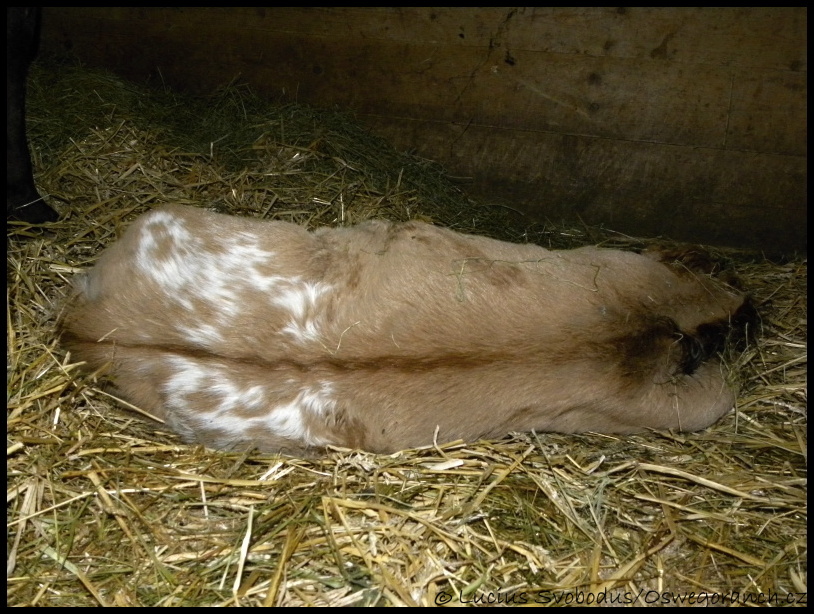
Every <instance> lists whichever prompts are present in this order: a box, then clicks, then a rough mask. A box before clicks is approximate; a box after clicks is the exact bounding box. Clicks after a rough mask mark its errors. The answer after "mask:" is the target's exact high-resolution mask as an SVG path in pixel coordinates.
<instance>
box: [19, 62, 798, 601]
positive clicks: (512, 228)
mask: <svg viewBox="0 0 814 614" xmlns="http://www.w3.org/2000/svg"><path fill="white" fill-rule="evenodd" d="M29 113H30V115H31V120H30V121H31V130H32V135H33V149H34V158H35V166H36V168H37V181H38V185H39V187H40V189H41V190H42V191H43V192H44V193H46V194H48V199H49V201H50V202H51V203H53V204H54V205H55V206H56V207H57V208H59V209H60V211H61V212H62V213H63V216H64V217H63V218H62V220H61V221H60V222H58V223H56V224H53V225H50V226H48V228H47V230H46V231H45V233H44V234H43V233H42V232H38V231H37V230H36V229H32V228H30V227H27V226H25V225H16V226H14V227H13V228H12V229H11V231H10V238H9V242H8V265H7V269H8V285H7V302H8V309H7V317H8V322H7V324H8V327H7V330H8V338H7V344H8V345H7V352H8V364H9V367H8V375H7V382H8V435H7V440H8V444H7V445H8V447H7V459H8V486H7V502H8V503H7V522H8V529H7V553H8V561H7V574H8V588H7V601H8V603H9V604H12V605H28V606H92V605H133V606H155V605H172V606H190V605H192V606H195V605H244V606H246V605H286V606H288V605H359V604H363V605H432V604H446V603H452V604H456V603H459V602H464V603H474V604H489V603H510V604H522V603H535V602H539V603H556V602H558V601H557V600H562V602H563V603H594V602H617V603H623V604H624V603H635V604H645V603H658V604H662V603H665V604H666V603H669V602H670V600H671V599H677V600H680V599H684V600H685V603H688V602H689V601H688V600H691V599H695V600H696V602H699V603H714V602H718V603H721V602H725V600H727V599H729V600H730V601H732V602H737V603H746V602H755V603H760V600H761V599H762V600H764V601H765V600H768V601H771V599H775V600H776V601H774V602H775V603H798V602H800V601H801V598H802V597H801V594H802V593H804V592H805V591H806V581H807V541H806V540H807V530H806V515H807V507H806V439H807V437H806V424H807V420H806V408H807V405H806V395H807V383H806V370H807V367H806V365H807V361H806V343H807V342H806V301H807V299H806V296H807V288H806V267H807V263H806V260H805V259H804V258H796V259H791V260H789V261H788V262H785V263H782V264H777V263H771V262H768V261H766V260H764V259H762V258H759V257H755V256H754V255H751V254H744V253H741V252H736V251H733V250H719V255H722V256H724V257H725V258H726V259H728V261H729V262H730V264H731V265H732V266H733V267H734V268H735V270H736V272H737V274H738V275H739V276H740V278H741V280H742V283H743V285H744V287H745V289H746V290H748V291H749V292H750V293H752V295H753V296H754V297H755V300H756V303H757V304H758V305H759V307H760V310H761V313H762V318H763V326H762V330H761V331H760V333H759V335H758V339H757V341H756V343H754V344H753V345H751V346H750V347H749V348H748V349H747V350H746V351H745V352H744V353H742V354H739V355H737V356H733V357H731V360H732V362H733V364H734V365H735V371H736V374H737V377H738V379H739V380H740V382H741V385H742V391H741V394H740V398H739V400H738V411H737V413H732V414H731V415H729V416H727V417H726V418H725V419H723V420H722V421H721V422H720V423H718V424H717V425H715V426H714V427H712V428H711V429H708V430H707V431H705V432H702V433H696V434H689V435H672V434H669V433H652V434H647V435H642V436H631V437H614V436H604V435H578V436H564V435H557V434H549V433H541V434H533V433H532V434H518V435H515V436H513V437H509V438H506V439H504V440H502V441H492V442H486V441H484V442H478V443H476V444H467V445H464V444H450V445H445V446H441V447H429V448H427V449H420V450H407V451H403V452H399V453H397V454H393V455H390V456H375V455H371V454H366V453H360V452H356V451H350V450H336V451H333V452H332V453H330V454H328V455H327V456H326V457H324V458H319V459H296V458H285V457H278V456H273V455H261V454H257V453H251V454H229V453H222V452H212V451H206V450H203V449H201V448H197V447H191V446H186V445H182V444H181V443H180V442H179V441H178V439H177V438H176V437H174V436H173V435H172V434H169V433H165V432H162V431H160V430H157V429H156V428H155V427H154V426H153V425H152V424H148V423H146V422H143V421H141V420H139V419H138V418H136V417H134V416H133V415H132V414H126V413H124V412H122V411H120V410H119V409H118V407H119V406H118V404H117V403H116V402H115V401H114V400H113V399H111V397H110V396H109V395H108V394H107V393H106V392H105V389H104V386H103V385H102V382H96V381H95V380H94V378H92V377H88V376H80V377H74V376H75V374H76V366H75V365H72V364H71V362H70V360H69V359H67V358H66V357H65V355H64V353H63V352H62V351H61V350H60V349H59V347H58V345H57V341H56V339H55V333H54V322H55V319H56V317H57V315H58V313H59V309H60V305H61V303H62V301H63V300H64V297H65V295H66V292H67V289H68V285H69V283H70V280H71V277H72V276H73V274H74V273H75V272H76V271H77V270H79V269H82V268H84V267H87V266H89V265H90V264H91V263H92V262H93V260H94V258H95V257H96V255H97V254H98V252H99V251H100V250H101V249H102V248H103V247H104V246H106V245H108V244H110V242H111V241H113V240H114V238H115V236H116V235H117V234H119V233H120V232H121V231H122V230H123V229H124V228H125V227H126V226H127V224H128V223H129V222H130V221H131V220H132V219H133V218H134V217H135V216H136V215H138V214H139V213H141V212H144V211H146V210H148V209H150V208H152V207H155V206H157V205H159V204H162V203H165V202H181V203H190V204H197V205H205V206H213V207H215V208H217V209H219V210H221V211H229V212H233V213H235V214H239V215H257V216H264V217H267V218H272V219H282V220H288V221H294V222H297V223H300V224H303V225H306V226H309V227H314V226H318V225H323V224H331V225H342V224H352V223H354V222H357V221H359V220H362V219H366V218H369V217H384V218H389V219H397V220H404V219H414V218H421V219H426V220H431V221H434V222H436V223H438V224H441V225H445V226H450V227H453V228H456V229H458V230H462V231H467V232H479V233H483V234H488V235H490V236H495V237H497V238H502V239H515V240H520V239H521V238H522V237H523V236H524V235H525V236H527V237H529V238H531V239H533V240H534V241H536V242H539V243H542V244H547V245H553V246H555V247H570V246H573V245H578V244H582V243H589V242H591V243H597V242H603V243H605V244H608V245H613V246H621V247H631V248H633V247H635V248H640V247H644V246H646V245H648V244H650V243H651V242H649V241H644V240H639V239H631V238H627V237H623V236H620V235H615V234H613V233H608V232H605V231H602V230H601V229H594V228H563V227H547V228H528V227H523V226H518V225H517V224H513V222H512V220H511V219H510V217H509V216H510V212H507V211H506V210H505V209H503V208H495V207H489V206H485V205H482V204H478V203H475V202H473V201H471V200H470V199H468V198H466V197H465V196H464V195H463V194H461V193H460V192H459V191H458V190H457V189H456V188H455V187H454V186H453V185H452V184H451V183H450V182H449V181H448V180H446V179H445V177H444V174H443V172H442V170H441V169H439V168H438V167H437V166H436V165H434V164H432V163H430V162H427V161H424V160H420V159H417V158H415V157H412V156H409V155H406V154H401V153H398V152H395V151H393V150H392V149H390V148H389V147H388V146H387V145H386V144H385V143H382V142H381V141H379V140H377V139H375V138H374V137H372V136H371V135H369V134H367V133H366V132H365V131H364V130H362V129H361V128H359V127H358V126H357V125H356V124H354V123H353V122H352V121H351V120H349V119H348V118H347V117H345V116H343V115H341V114H339V113H336V112H332V111H326V112H318V111H315V110H313V109H309V108H307V107H303V106H296V105H286V106H274V105H269V104H267V103H264V102H262V101H260V100H258V99H256V98H255V97H253V96H252V95H251V93H250V92H248V91H246V90H245V89H241V88H235V87H233V88H227V89H225V90H224V91H222V92H220V93H219V94H218V95H216V96H215V97H213V98H211V99H208V100H204V101H197V100H189V99H184V98H181V97H177V96H174V95H172V94H169V93H166V92H150V93H147V92H145V91H142V90H140V89H138V88H135V87H133V86H132V85H126V84H124V83H122V82H121V81H119V80H117V79H115V78H112V77H110V76H109V75H106V74H102V73H98V72H94V71H87V70H83V69H78V68H75V67H70V66H56V67H55V66H48V65H46V66H40V67H38V68H37V69H36V71H35V74H34V78H33V82H32V87H31V103H30V108H29Z"/></svg>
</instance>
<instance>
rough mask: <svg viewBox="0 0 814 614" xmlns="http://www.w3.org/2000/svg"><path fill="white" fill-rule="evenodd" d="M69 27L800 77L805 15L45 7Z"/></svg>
mask: <svg viewBox="0 0 814 614" xmlns="http://www.w3.org/2000/svg"><path fill="white" fill-rule="evenodd" d="M48 10H49V12H52V13H53V14H54V15H57V16H58V17H59V20H60V21H64V20H66V19H68V20H72V21H75V22H78V21H85V20H88V19H101V20H105V21H107V22H114V21H119V22H122V23H129V24H132V25H135V24H137V23H139V22H141V24H146V23H157V24H164V27H165V28H166V29H167V30H168V31H169V30H172V29H173V28H174V27H175V26H176V25H177V24H179V23H182V24H184V25H186V26H187V27H190V28H194V29H197V30H198V31H199V32H200V33H201V35H202V36H206V35H210V33H212V32H215V31H217V30H223V31H228V32H230V33H231V34H232V35H233V36H235V35H240V34H241V33H247V34H248V33H251V32H252V31H255V32H262V33H284V34H287V35H290V36H295V37H306V38H325V39H330V38H333V39H340V40H349V39H359V40H367V41H369V42H373V41H389V42H402V43H409V44H414V45H421V44H424V45H437V46H439V47H449V46H452V47H460V46H467V47H479V48H482V49H502V50H503V52H502V55H504V57H505V52H508V53H509V54H513V53H514V52H515V51H541V52H548V53H554V54H565V55H587V56H592V57H615V58H635V59H646V60H653V61H665V60H669V61H674V62H679V63H689V64H694V63H700V64H717V65H726V66H739V67H746V68H752V67H753V68H764V69H775V70H792V71H804V70H806V66H807V55H806V46H807V11H806V9H805V7H787V8H784V7H779V8H778V7H770V8H755V7H748V8H726V7H686V8H681V7H668V8H647V7H642V8H638V7H634V8H618V7H593V8H591V7H588V8H585V7H574V8H566V7H558V8H547V7H526V8H523V7H519V8H495V7H480V8H477V9H472V8H450V7H434V8H431V7H416V8H411V7H393V8H391V7H376V8H353V7H342V8H325V7H302V8H294V7H280V8H149V9H145V8H133V7H118V8H115V7H112V8H108V7H106V8H63V9H59V8H51V9H48Z"/></svg>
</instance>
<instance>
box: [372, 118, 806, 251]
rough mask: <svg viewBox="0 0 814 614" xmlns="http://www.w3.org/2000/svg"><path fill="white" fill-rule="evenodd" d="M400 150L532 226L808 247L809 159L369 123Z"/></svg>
mask: <svg viewBox="0 0 814 614" xmlns="http://www.w3.org/2000/svg"><path fill="white" fill-rule="evenodd" d="M366 121H367V122H368V124H369V125H371V126H372V127H373V128H374V131H375V132H376V133H378V134H381V135H382V136H384V137H385V138H387V139H389V140H391V141H393V142H394V144H395V145H396V146H397V147H405V146H407V144H418V149H417V153H418V154H419V155H422V156H425V157H428V158H432V159H436V160H439V161H441V162H442V164H444V166H445V167H446V168H447V169H448V170H449V171H450V172H451V173H452V174H458V175H460V176H462V177H469V178H471V181H470V182H468V183H470V184H471V185H470V188H469V189H470V190H473V195H474V196H475V197H477V198H484V197H488V198H490V199H492V200H494V201H496V202H499V203H502V204H505V205H508V206H511V207H514V208H517V209H519V210H521V211H522V212H523V213H524V214H526V215H527V216H528V217H529V219H536V220H539V221H542V220H545V219H548V220H552V221H557V222H559V221H560V220H571V221H573V220H575V219H576V218H577V217H579V219H581V220H583V221H585V222H586V223H591V224H604V225H606V226H607V227H609V228H613V229H615V230H618V231H620V232H626V233H630V234H634V235H639V236H655V235H665V236H670V237H672V238H675V239H679V240H685V241H694V242H707V243H717V244H728V245H736V246H740V247H751V248H754V249H763V250H766V251H767V252H769V253H780V252H782V251H784V250H793V249H799V250H805V247H806V242H807V230H806V225H805V218H806V201H807V188H806V185H807V184H806V175H807V166H808V164H807V161H806V159H805V158H804V157H800V156H780V155H774V154H758V153H754V152H739V151H726V150H721V149H712V148H693V147H683V146H675V145H665V144H659V143H651V144H642V143H632V142H625V141H618V140H608V139H597V138H589V137H580V136H571V135H555V134H550V133H529V132H518V131H514V130H494V129H483V128H480V127H472V126H470V127H469V128H468V129H466V130H462V129H460V128H456V127H453V126H450V125H449V124H443V123H436V122H418V121H415V122H412V121H404V120H402V121H400V122H398V123H394V122H393V120H391V119H389V118H382V117H368V118H366Z"/></svg>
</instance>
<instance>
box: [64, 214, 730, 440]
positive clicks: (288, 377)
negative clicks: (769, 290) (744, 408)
mask: <svg viewBox="0 0 814 614" xmlns="http://www.w3.org/2000/svg"><path fill="white" fill-rule="evenodd" d="M176 225H177V227H179V228H181V227H182V228H183V229H184V230H183V232H180V231H179V234H175V235H174V234H173V232H171V231H170V230H168V229H170V228H174V227H176ZM145 245H148V246H150V249H149V250H148V251H149V254H150V257H149V258H146V259H145V257H144V253H145ZM234 246H241V247H240V249H242V250H243V251H239V250H237V248H235V247H234ZM253 250H254V251H253ZM265 252H273V254H274V255H273V257H270V258H263V257H257V258H255V257H253V256H252V255H251V254H253V253H260V254H263V253H265ZM140 254H141V256H140ZM156 263H157V264H156ZM166 263H170V264H171V266H167V267H166V274H167V277H166V279H165V278H157V277H154V276H152V275H151V274H147V273H145V270H147V269H145V267H148V268H149V267H151V266H153V265H154V264H156V268H157V269H162V270H165V269H163V268H162V266H163V264H166ZM237 263H243V264H240V265H238V264H237ZM189 267H192V270H194V271H195V272H194V273H188V272H185V271H186V270H187V268H189ZM179 280H180V281H179ZM268 280H272V281H268ZM275 280H276V281H275ZM306 282H307V283H309V284H312V286H311V288H312V290H313V292H312V294H311V297H312V299H313V300H311V299H303V300H302V301H300V302H299V303H298V302H297V300H296V298H291V302H290V303H286V302H285V301H284V300H283V299H281V298H280V297H281V296H283V295H284V293H285V292H286V291H290V292H291V293H292V294H291V296H292V297H297V296H299V297H302V296H304V294H302V293H301V294H297V291H298V288H299V289H300V290H302V288H304V286H303V284H305V283H306ZM269 284H270V285H269ZM275 300H276V301H277V302H275ZM280 301H282V302H280ZM744 302H745V299H744V297H743V296H742V295H741V294H739V293H736V292H734V291H732V290H731V289H729V288H727V287H723V286H721V285H718V284H717V283H716V282H714V281H713V280H711V279H709V278H708V277H706V276H703V275H695V274H688V273H687V271H686V270H685V269H683V268H681V267H671V266H668V265H666V264H663V263H662V262H659V261H657V260H655V259H654V258H653V257H646V256H640V255H637V254H633V253H628V252H622V251H616V250H606V249H599V248H594V247H586V248H581V249H576V250H571V251H549V250H546V249H544V248H542V247H538V246H536V245H515V244H510V243H503V242H499V241H495V240H492V239H487V238H483V237H477V236H467V235H462V234H459V233H456V232H453V231H451V230H447V229H443V228H436V227H433V226H430V225H427V224H423V223H418V222H408V223H405V224H391V223H387V222H381V221H373V222H368V223H365V224H361V225H359V226H356V227H353V228H337V229H320V230H317V231H315V232H307V231H306V230H304V229H302V228H300V227H298V226H294V225H292V224H287V223H284V222H267V221H258V220H254V219H246V218H237V217H230V216H225V215H218V214H214V213H210V212H207V211H204V210H201V209H196V208H190V207H181V206H171V207H164V208H162V209H159V210H157V211H154V212H151V213H149V214H147V215H145V216H142V217H141V218H140V219H138V220H137V221H136V222H135V223H134V224H133V225H132V226H131V227H130V228H129V229H128V231H127V232H126V233H125V234H124V236H123V237H122V238H121V239H120V240H119V241H118V242H117V243H115V244H114V245H113V246H112V247H110V248H109V249H108V250H106V251H105V252H104V253H103V254H102V256H101V257H100V258H99V261H98V263H97V264H96V266H95V267H94V268H93V269H92V270H91V271H90V272H89V273H88V274H87V276H86V277H85V278H84V279H83V280H82V281H81V282H80V284H79V288H78V292H77V295H76V296H75V297H74V299H73V300H72V301H71V303H70V305H69V306H68V309H67V311H66V314H65V316H64V318H63V322H62V328H63V339H64V342H65V344H66V346H67V347H68V348H69V349H70V350H71V352H72V355H73V357H74V358H76V359H78V360H83V361H87V363H88V368H89V369H91V368H92V369H97V368H99V367H102V366H104V365H105V364H109V365H110V366H109V369H110V373H111V374H112V376H113V378H114V381H115V383H116V385H117V387H118V388H119V390H120V393H121V394H122V395H123V396H124V397H125V398H126V399H127V400H128V401H130V402H131V403H133V404H135V405H137V406H139V407H141V408H143V409H144V410H146V411H148V412H150V413H152V414H153V415H155V416H156V417H159V418H162V419H164V420H166V421H167V423H168V424H169V425H170V426H171V427H172V428H173V429H175V430H176V431H178V432H179V433H180V434H181V435H182V436H183V437H184V438H185V439H186V440H188V441H191V442H192V441H197V442H200V443H203V444H205V445H208V446H212V447H217V448H234V447H242V448H245V447H258V448H261V449H264V450H280V449H282V450H287V451H297V450H300V449H304V448H308V447H312V446H320V445H324V444H326V443H330V444H334V445H340V446H349V447H359V448H364V449H367V450H372V451H379V452H389V451H394V450H398V449H401V448H407V447H413V446H420V445H427V444H431V443H432V442H433V439H434V437H435V436H436V433H437V441H438V442H445V441H450V440H456V439H464V440H475V439H478V438H494V437H501V436H503V435H505V434H506V433H508V432H509V431H526V430H531V429H536V430H539V431H559V432H580V431H600V432H609V433H610V432H613V433H629V432H634V431H639V430H643V429H646V428H656V429H681V430H695V429H700V428H704V427H706V426H707V425H709V424H711V423H712V422H714V421H716V420H717V419H718V418H719V417H720V416H721V415H723V414H724V413H726V412H727V411H728V410H729V409H730V408H731V407H732V405H733V402H734V395H733V392H732V391H731V390H730V388H729V386H728V385H727V384H726V379H725V374H724V373H723V371H722V366H721V363H720V360H719V357H718V356H717V355H716V350H717V346H714V348H713V349H712V350H710V349H709V348H710V347H713V346H712V345H710V344H709V343H707V340H706V339H705V337H706V336H709V335H711V334H712V333H713V332H714V333H715V334H716V335H717V334H725V333H726V330H727V329H728V327H729V322H730V318H731V317H733V315H734V314H736V312H738V311H739V310H740V309H742V308H743V307H744ZM297 305H300V306H301V307H302V309H300V308H299V307H297ZM190 331H192V332H190ZM292 331H294V332H292ZM297 331H299V332H297ZM713 345H714V344H713ZM698 352H701V353H702V355H700V356H699V355H698ZM179 365H183V366H182V367H179ZM218 384H221V387H220V388H217V387H215V386H217V385H218ZM253 387H254V388H253ZM252 399H254V400H252ZM258 399H262V400H258ZM291 403H294V407H295V409H292V410H291V412H292V414H291V415H293V416H294V418H292V420H293V422H290V423H285V424H286V425H288V424H290V425H291V428H290V429H287V427H286V428H284V429H282V430H281V429H277V430H276V431H275V429H274V428H269V427H268V426H267V425H266V424H265V423H264V422H263V418H264V417H265V416H268V415H272V414H274V412H279V408H280V407H289V406H291ZM296 408H299V409H296ZM275 415H276V416H282V415H283V414H281V413H278V414H275ZM296 416H300V423H297V422H296V419H295V418H296ZM275 420H277V418H275ZM279 420H282V418H279ZM249 423H250V424H251V425H252V426H251V427H245V428H243V426H241V425H244V424H249ZM275 424H282V422H279V421H278V422H275ZM241 429H242V430H241ZM303 433H305V436H303V435H302V434H303Z"/></svg>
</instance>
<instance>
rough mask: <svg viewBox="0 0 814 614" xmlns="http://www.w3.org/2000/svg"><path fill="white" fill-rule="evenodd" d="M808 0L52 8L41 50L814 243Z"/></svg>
mask: <svg viewBox="0 0 814 614" xmlns="http://www.w3.org/2000/svg"><path fill="white" fill-rule="evenodd" d="M806 21H807V12H806V9H805V8H736V9H733V8H661V9H659V8H627V9H624V8H572V9H562V8H468V9H453V8H373V9H364V8H214V9H201V8H188V9H186V8H158V9H144V8H46V9H45V10H44V14H43V40H42V47H43V50H45V51H64V50H69V51H71V52H73V53H74V54H76V55H77V56H79V58H80V59H82V60H83V61H84V62H86V63H87V64H89V65H93V66H103V67H107V68H110V69H112V70H114V71H116V72H118V73H120V74H122V75H124V76H127V77H130V78H133V79H135V80H138V81H142V82H143V81H144V80H145V79H151V80H153V82H156V83H158V82H163V83H166V84H169V85H171V86H175V87H178V88H182V89H186V90H190V91H196V92H208V91H211V90H212V89H213V88H214V87H215V86H217V85H221V84H224V83H228V82H230V81H232V80H233V79H235V78H237V79H238V80H239V81H243V82H248V83H250V84H251V85H252V87H253V88H254V89H256V90H258V91H260V92H262V93H264V94H265V95H268V96H270V97H273V98H288V99H297V100H299V101H301V102H307V103H310V104H314V105H319V106H331V105H340V106H343V107H349V108H351V109H354V110H355V111H357V112H358V114H359V115H360V117H361V119H363V120H364V121H365V122H367V123H368V124H369V125H370V126H371V128H372V129H373V130H374V131H376V132H378V133H380V134H383V135H385V136H387V137H388V138H390V139H391V140H392V141H393V142H394V144H395V145H396V146H397V147H399V148H401V149H413V150H415V151H416V152H417V153H419V154H420V155H422V156H425V157H428V158H433V159H436V160H438V161H439V162H441V163H442V164H444V165H445V167H446V168H447V169H448V170H449V171H450V172H451V173H453V174H455V175H459V176H462V177H468V178H471V179H470V181H469V184H468V186H469V189H470V190H471V191H472V192H473V193H475V195H476V196H477V197H479V198H485V199H489V200H493V201H496V202H501V203H505V204H509V205H510V206H512V207H515V208H517V209H519V210H522V211H524V212H525V213H526V214H527V215H529V216H531V217H533V218H535V219H541V220H542V219H551V220H555V221H559V220H561V219H568V220H573V219H577V218H580V219H582V220H584V221H585V222H587V223H592V224H605V225H606V226H607V227H610V228H614V229H616V230H620V231H623V232H628V233H634V234H640V235H651V236H652V235H657V234H666V235H669V236H672V237H674V238H678V239H683V240H689V241H696V242H709V243H719V244H731V245H745V246H750V247H754V248H759V249H764V250H768V251H771V252H778V251H791V250H794V249H805V245H806V238H807V233H806V229H805V222H806V202H807V191H806V175H807V171H806V169H807V151H806V115H807V111H806V109H807V85H806V76H807V72H806V71H807V55H806V46H807V38H806V25H807V24H806Z"/></svg>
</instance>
